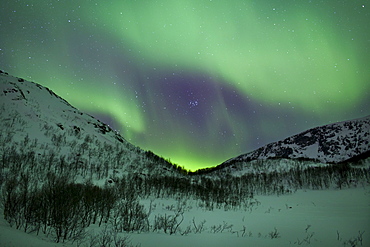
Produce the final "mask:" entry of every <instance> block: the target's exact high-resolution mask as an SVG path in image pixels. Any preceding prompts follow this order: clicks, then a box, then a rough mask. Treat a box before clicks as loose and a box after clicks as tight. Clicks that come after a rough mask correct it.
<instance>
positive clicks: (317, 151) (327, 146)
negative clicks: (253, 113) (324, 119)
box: [220, 116, 370, 167]
mask: <svg viewBox="0 0 370 247" xmlns="http://www.w3.org/2000/svg"><path fill="white" fill-rule="evenodd" d="M369 152H370V116H366V117H364V118H359V119H354V120H349V121H343V122H338V123H333V124H328V125H324V126H320V127H316V128H312V129H309V130H307V131H304V132H302V133H300V134H297V135H293V136H291V137H288V138H286V139H284V140H282V141H278V142H273V143H270V144H267V145H266V146H263V147H261V148H258V149H256V150H255V151H252V152H250V153H247V154H243V155H240V156H238V157H235V158H232V159H229V160H227V161H225V162H224V163H222V164H221V165H220V166H221V167H226V166H228V165H230V164H232V163H236V162H249V161H254V160H267V159H279V158H280V159H301V160H302V159H304V160H312V161H315V162H321V163H341V162H345V161H348V160H355V159H362V158H367V157H369Z"/></svg>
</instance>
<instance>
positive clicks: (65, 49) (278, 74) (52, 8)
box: [0, 0, 370, 170]
mask: <svg viewBox="0 0 370 247" xmlns="http://www.w3.org/2000/svg"><path fill="white" fill-rule="evenodd" d="M0 16H1V17H0V33H1V38H0V68H1V69H3V70H6V71H7V72H9V73H11V74H13V75H15V76H18V77H24V78H28V79H30V80H33V81H35V82H38V83H41V84H42V85H44V86H47V87H49V88H51V89H52V90H53V91H55V92H56V93H57V94H58V95H60V96H61V97H63V98H65V99H66V100H68V101H69V102H70V103H71V104H72V105H74V106H76V107H77V108H79V109H80V110H82V111H86V112H89V113H90V114H92V115H94V116H97V117H99V118H101V120H102V121H104V122H107V123H109V124H110V125H111V126H112V127H113V128H115V129H116V130H117V131H119V132H121V134H122V135H123V136H124V137H125V138H126V139H127V140H129V141H130V142H132V143H133V144H135V145H138V146H140V147H141V148H144V149H150V150H152V151H153V152H154V153H156V154H159V155H162V156H164V157H165V158H169V159H170V160H171V161H172V162H174V163H177V164H179V165H182V166H184V167H185V168H187V169H191V170H195V169H198V168H204V167H208V166H215V165H217V164H219V163H221V162H223V161H225V160H226V159H228V158H231V157H233V156H236V155H239V154H241V153H246V152H248V151H252V150H253V149H255V148H257V147H259V146H261V145H264V144H267V143H268V142H272V141H277V140H279V139H282V138H285V137H287V136H289V135H292V134H296V133H298V132H301V131H304V130H305V129H307V128H310V127H315V126H317V125H321V124H327V123H330V122H335V121H341V120H346V119H350V118H356V117H362V116H365V115H367V114H369V107H368V106H369V105H370V104H369V103H370V101H369V98H370V97H369V91H370V69H369V68H370V52H369V47H370V29H369V25H368V23H370V5H369V6H367V4H366V2H365V1H356V0H355V1H324V2H323V1H315V0H312V1H293V0H288V1H271V0H270V1H252V0H249V1H245V0H243V1H225V0H213V1H212V0H207V1H205V0H188V1H184V0H183V1H180V0H179V1H170V0H167V1H165V0H158V1H145V0H142V1H122V0H121V1H119V0H115V1H110V2H109V3H104V2H95V1H87V0H85V1H25V0H21V1H14V2H9V3H8V4H6V5H3V6H1V7H0Z"/></svg>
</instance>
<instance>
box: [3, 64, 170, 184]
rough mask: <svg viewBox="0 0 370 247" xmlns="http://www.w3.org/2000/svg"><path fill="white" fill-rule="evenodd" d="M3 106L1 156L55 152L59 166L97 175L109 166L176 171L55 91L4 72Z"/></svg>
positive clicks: (116, 169)
mask: <svg viewBox="0 0 370 247" xmlns="http://www.w3.org/2000/svg"><path fill="white" fill-rule="evenodd" d="M0 109H1V110H0V128H1V132H0V143H1V145H0V154H9V153H11V152H16V153H22V155H31V156H32V159H34V158H35V159H42V158H41V157H46V156H48V157H49V156H50V154H52V157H54V158H53V163H54V164H56V165H58V164H59V163H67V164H71V163H78V164H79V167H89V168H88V169H90V168H91V169H93V170H94V171H95V173H101V171H102V170H103V168H104V167H105V168H104V169H106V171H107V172H105V174H107V173H112V172H113V170H114V173H116V174H117V173H127V172H131V173H141V174H148V173H156V172H157V173H160V174H166V173H168V174H171V175H173V173H174V171H176V169H175V168H176V167H174V166H173V165H172V164H170V163H169V162H167V161H166V160H164V159H162V158H160V157H158V156H157V155H155V154H153V153H152V152H150V151H144V150H142V149H140V148H138V147H136V146H134V145H133V144H131V143H129V142H128V141H126V140H125V139H124V138H123V137H122V136H121V135H120V134H119V133H117V132H115V131H113V130H112V129H111V128H110V127H109V126H108V125H106V124H104V123H102V122H100V121H99V120H97V119H95V118H94V117H92V116H90V115H88V114H85V113H83V112H81V111H79V110H78V109H76V108H75V107H73V106H72V105H70V104H69V103H68V102H67V101H66V100H64V99H62V98H61V97H59V96H58V95H56V94H55V93H54V92H53V91H52V90H50V89H48V88H46V87H44V86H41V85H39V84H37V83H34V82H30V81H26V80H24V79H22V78H17V77H14V76H11V75H9V74H8V73H6V72H3V71H1V70H0ZM84 169H87V168H84ZM108 170H109V171H108ZM109 176H112V174H109ZM105 177H106V176H105Z"/></svg>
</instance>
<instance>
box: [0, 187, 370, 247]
mask: <svg viewBox="0 0 370 247" xmlns="http://www.w3.org/2000/svg"><path fill="white" fill-rule="evenodd" d="M255 199H257V201H258V202H259V203H258V205H257V204H256V205H255V206H254V207H253V208H250V209H248V210H247V211H244V210H238V211H224V210H223V209H215V210H214V211H204V209H201V208H199V207H198V206H197V202H196V201H193V200H188V201H186V208H187V209H186V210H185V213H184V220H183V222H182V223H181V225H180V228H181V230H180V231H178V232H177V233H176V234H173V235H169V234H165V233H163V231H162V232H149V233H132V234H130V238H131V241H132V244H134V245H136V244H140V245H141V246H142V247H149V246H150V247H151V246H163V247H164V246H176V247H181V246H184V247H185V246H192V247H195V246H299V245H302V246H370V234H369V233H370V186H366V187H361V186H359V187H357V188H351V189H344V190H317V191H313V190H306V191H305V190H299V191H297V192H296V193H294V194H290V195H282V196H256V197H255ZM149 202H150V201H149V200H144V201H142V203H144V204H145V205H146V207H147V208H148V207H149ZM176 204H177V202H176V201H175V200H174V199H169V200H165V199H155V200H154V201H153V202H152V205H153V206H154V207H153V210H152V213H151V221H152V220H153V218H154V217H155V216H156V215H164V214H167V215H170V214H171V213H172V214H173V211H171V210H170V209H169V207H167V206H171V205H174V206H176ZM193 219H194V222H195V224H196V226H198V227H199V226H200V225H201V223H202V222H204V224H203V227H204V230H203V231H202V232H201V233H194V231H195V230H194V224H193ZM218 226H221V229H222V228H224V230H223V231H222V233H221V231H218V230H216V229H217V227H218ZM188 227H190V229H192V232H191V233H188V234H185V235H181V234H180V232H184V231H185V230H186V228H188ZM89 229H90V231H94V232H98V231H100V230H101V228H96V227H94V226H92V227H90V228H89ZM215 231H218V232H217V233H212V232H215ZM125 235H127V234H125ZM350 242H352V245H351V244H350ZM355 244H357V245H355ZM0 246H9V247H10V246H14V247H22V246H27V247H29V246H78V245H77V243H74V244H71V243H64V244H62V243H60V244H56V243H53V242H52V241H51V240H50V239H46V237H42V236H36V235H34V234H32V233H31V234H26V233H24V232H22V231H20V230H16V229H14V228H10V227H9V226H8V224H7V223H6V222H5V221H4V219H1V220H0ZM80 246H89V245H87V243H85V244H81V245H80Z"/></svg>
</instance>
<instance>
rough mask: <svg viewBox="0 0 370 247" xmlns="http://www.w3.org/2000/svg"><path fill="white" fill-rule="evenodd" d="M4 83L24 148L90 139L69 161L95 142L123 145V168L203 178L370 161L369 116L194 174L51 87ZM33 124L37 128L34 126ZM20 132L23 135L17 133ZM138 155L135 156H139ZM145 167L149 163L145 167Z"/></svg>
mask: <svg viewBox="0 0 370 247" xmlns="http://www.w3.org/2000/svg"><path fill="white" fill-rule="evenodd" d="M0 83H1V85H0V96H1V98H2V99H3V100H2V102H1V103H2V106H1V107H2V116H1V118H2V125H3V129H4V130H6V131H7V132H11V134H12V135H13V137H14V139H15V140H17V142H18V143H21V142H22V141H23V139H24V138H26V136H27V138H29V139H35V138H37V139H38V140H39V141H41V142H44V143H46V145H55V146H56V147H58V145H59V144H58V143H57V142H58V141H60V140H62V139H63V138H64V140H65V139H71V140H72V139H73V138H82V139H83V138H85V139H87V141H86V140H85V141H80V143H78V144H77V145H76V147H80V148H79V150H80V151H79V152H77V151H75V150H72V149H68V148H60V147H59V150H60V152H61V153H62V154H64V155H68V153H67V152H68V150H69V151H70V152H74V153H75V154H76V155H77V154H78V155H79V153H84V152H85V150H83V148H93V150H97V148H95V147H92V144H91V142H92V141H95V142H97V141H98V140H99V141H100V142H108V143H110V145H113V146H115V145H121V144H122V145H123V146H125V151H124V153H125V154H126V155H128V156H130V158H129V159H127V160H125V162H123V163H124V165H125V166H127V163H131V164H132V163H134V162H133V161H132V160H137V159H140V160H143V159H144V158H142V157H138V156H144V157H145V158H148V159H151V160H152V162H157V161H159V162H160V163H163V164H165V167H162V169H163V170H166V172H171V170H172V169H171V168H170V167H169V166H170V165H172V166H174V167H175V170H176V171H180V172H182V173H189V174H197V173H198V172H197V171H200V170H213V169H217V170H222V169H223V168H225V167H229V166H231V165H232V164H233V163H236V162H239V163H240V162H244V163H247V162H251V161H254V160H267V159H278V158H280V159H293V160H294V159H301V160H302V159H306V160H312V161H315V162H322V163H334V164H336V163H341V162H345V161H350V160H353V159H356V158H361V159H362V158H367V157H369V153H370V147H369V146H370V145H369V140H370V115H369V116H366V117H362V118H357V119H353V120H347V121H341V122H337V123H331V124H327V125H322V126H318V127H314V128H311V129H308V130H305V131H303V132H301V133H299V134H296V135H293V136H290V137H287V138H285V139H283V140H280V141H277V142H272V143H269V144H267V145H264V146H262V147H260V148H258V149H256V150H254V151H251V152H248V153H245V154H242V155H239V156H236V157H234V158H231V159H228V160H226V161H225V162H223V163H221V164H219V165H217V166H215V167H212V168H205V169H200V170H197V171H195V172H190V171H187V170H186V169H184V168H182V167H180V166H178V165H176V164H172V163H170V162H168V161H166V160H164V159H163V158H161V157H159V156H157V155H155V154H154V153H152V152H151V151H144V150H142V149H140V148H139V147H136V146H134V145H133V144H131V143H130V142H128V141H126V140H125V139H124V138H123V137H122V136H121V135H120V134H119V133H117V132H116V131H114V130H112V129H111V128H110V127H109V126H108V125H106V124H104V123H102V122H101V121H99V120H98V119H96V118H94V117H93V116H91V115H89V114H86V113H83V112H81V111H79V110H78V109H77V108H75V107H74V106H72V105H71V104H69V103H68V101H66V100H65V99H63V98H61V97H60V96H58V95H57V94H55V93H54V92H53V91H52V90H51V89H49V88H47V87H44V86H42V85H40V84H38V83H34V82H29V81H26V80H24V79H22V78H18V77H14V76H11V75H9V74H8V73H6V72H4V71H1V70H0ZM54 99H57V100H54ZM6 113H8V115H6ZM32 121H34V122H35V123H36V124H30V123H31V122H32ZM17 122H18V124H17ZM36 125H38V126H36ZM19 126H21V127H19ZM14 127H15V128H18V129H14ZM8 135H10V133H8ZM89 135H90V136H91V135H92V136H95V137H94V138H95V139H94V138H92V139H91V137H89ZM45 136H47V138H45ZM5 139H6V138H5V137H4V140H5ZM8 139H9V138H8ZM90 139H91V140H90ZM96 139H98V140H96ZM72 142H76V140H72ZM77 142H78V141H77ZM87 142H90V143H87ZM99 145H100V144H99ZM130 153H131V154H130ZM132 153H135V155H134V154H132ZM135 156H136V157H135ZM87 159H88V158H87V157H86V155H85V158H84V161H83V162H87V161H86V160H87ZM128 160H130V161H128ZM121 161H122V160H121ZM96 162H98V161H96ZM117 163H118V161H117ZM142 163H145V162H144V161H143V162H142ZM129 167H132V165H131V166H130V165H129ZM150 169H151V168H143V167H141V168H138V167H136V168H135V170H137V171H138V172H139V173H142V174H146V173H148V172H150ZM172 171H174V170H172Z"/></svg>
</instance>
